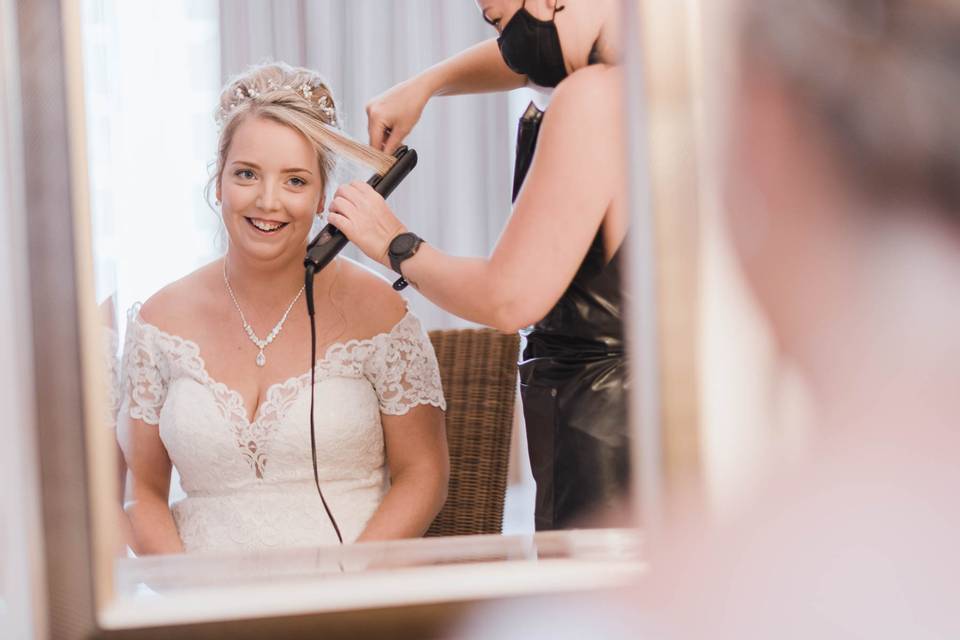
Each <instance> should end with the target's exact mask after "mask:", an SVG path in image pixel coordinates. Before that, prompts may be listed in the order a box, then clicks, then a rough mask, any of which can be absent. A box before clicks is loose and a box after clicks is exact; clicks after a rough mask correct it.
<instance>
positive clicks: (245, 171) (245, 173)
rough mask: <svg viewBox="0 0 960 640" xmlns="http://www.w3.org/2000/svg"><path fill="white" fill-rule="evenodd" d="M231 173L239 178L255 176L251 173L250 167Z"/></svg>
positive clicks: (252, 177) (249, 178)
mask: <svg viewBox="0 0 960 640" xmlns="http://www.w3.org/2000/svg"><path fill="white" fill-rule="evenodd" d="M233 175H235V176H237V177H238V178H240V179H241V180H253V179H254V178H255V177H256V176H254V175H253V171H251V170H250V169H238V170H237V171H235V172H234V173H233Z"/></svg>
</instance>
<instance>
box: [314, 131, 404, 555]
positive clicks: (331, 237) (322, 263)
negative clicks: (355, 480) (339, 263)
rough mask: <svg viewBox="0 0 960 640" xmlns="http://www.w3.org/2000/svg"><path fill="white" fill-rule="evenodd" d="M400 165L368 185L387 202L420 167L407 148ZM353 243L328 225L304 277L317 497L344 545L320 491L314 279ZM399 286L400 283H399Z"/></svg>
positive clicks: (398, 155) (399, 155)
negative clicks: (315, 417)
mask: <svg viewBox="0 0 960 640" xmlns="http://www.w3.org/2000/svg"><path fill="white" fill-rule="evenodd" d="M393 155H394V157H395V158H396V159H397V161H396V162H395V163H394V165H393V166H392V167H390V170H389V171H387V172H386V173H385V174H383V175H380V174H377V175H375V176H373V177H372V178H370V179H369V180H368V181H367V184H369V185H370V186H371V187H373V189H374V191H376V192H377V193H379V194H380V195H381V196H383V197H384V198H386V197H387V196H389V195H390V194H391V193H393V190H394V189H396V188H397V186H398V185H399V184H400V183H401V182H403V179H404V178H406V177H407V175H409V174H410V172H411V171H413V168H414V167H416V166H417V152H416V151H415V150H413V149H409V148H407V147H400V148H399V149H397V151H396V153H394V154H393ZM347 243H349V240H348V239H347V237H346V236H345V235H343V233H341V232H340V230H339V229H337V228H336V227H335V226H333V225H331V224H328V225H327V226H325V227H324V228H323V229H322V230H321V231H320V233H318V234H317V237H316V238H314V239H313V240H312V241H311V242H310V244H308V245H307V257H306V258H304V259H303V266H304V268H305V274H304V297H306V299H307V313H308V314H309V315H310V451H311V453H312V455H313V480H314V482H315V483H316V485H317V493H319V494H320V501H321V502H322V503H323V508H324V510H325V511H326V512H327V517H328V518H330V524H332V525H333V530H334V531H335V532H336V534H337V539H338V540H339V541H340V544H343V535H341V533H340V526H339V525H338V524H337V520H336V518H334V517H333V512H332V511H330V506H329V505H328V504H327V500H326V498H324V497H323V491H322V490H321V489H320V472H319V471H318V469H317V436H316V431H315V429H314V419H313V418H314V417H313V403H314V395H315V393H314V385H315V384H316V374H317V324H316V308H315V307H314V304H313V278H314V276H316V275H317V273H318V272H320V271H321V270H322V269H323V268H324V267H326V266H327V265H328V264H330V261H331V260H333V259H334V258H335V257H336V255H337V254H338V253H340V252H341V251H343V249H344V247H346V246H347ZM398 282H399V281H398Z"/></svg>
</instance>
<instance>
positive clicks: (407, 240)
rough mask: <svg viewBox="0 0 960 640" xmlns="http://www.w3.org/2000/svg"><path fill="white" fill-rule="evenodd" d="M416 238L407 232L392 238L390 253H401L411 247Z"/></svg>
mask: <svg viewBox="0 0 960 640" xmlns="http://www.w3.org/2000/svg"><path fill="white" fill-rule="evenodd" d="M416 241H417V239H416V238H415V237H414V236H413V235H412V234H409V233H404V234H401V235H399V236H397V237H396V238H394V239H393V242H391V243H390V253H392V254H395V255H402V254H404V253H407V252H408V251H410V250H411V249H413V245H414V243H415V242H416Z"/></svg>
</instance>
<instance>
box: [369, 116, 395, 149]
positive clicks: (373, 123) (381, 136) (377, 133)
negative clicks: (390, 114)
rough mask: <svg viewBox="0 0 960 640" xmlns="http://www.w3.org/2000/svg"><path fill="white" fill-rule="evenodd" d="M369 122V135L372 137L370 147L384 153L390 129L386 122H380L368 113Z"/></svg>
mask: <svg viewBox="0 0 960 640" xmlns="http://www.w3.org/2000/svg"><path fill="white" fill-rule="evenodd" d="M367 117H368V118H370V119H369V120H368V121H367V134H369V136H370V146H371V147H373V148H374V149H379V150H380V151H383V147H384V143H385V142H386V138H387V135H388V133H387V132H389V131H390V128H389V127H388V126H387V125H386V123H385V122H382V121H380V120H374V119H373V118H372V117H370V116H369V112H368V116H367Z"/></svg>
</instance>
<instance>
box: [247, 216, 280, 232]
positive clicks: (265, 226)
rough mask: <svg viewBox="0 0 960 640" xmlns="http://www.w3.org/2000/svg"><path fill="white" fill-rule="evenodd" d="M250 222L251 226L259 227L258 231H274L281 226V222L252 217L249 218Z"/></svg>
mask: <svg viewBox="0 0 960 640" xmlns="http://www.w3.org/2000/svg"><path fill="white" fill-rule="evenodd" d="M250 222H252V223H253V226H255V227H256V228H257V229H260V231H276V230H277V229H279V228H280V227H282V226H283V223H282V222H281V223H271V222H266V221H263V220H254V219H253V218H250Z"/></svg>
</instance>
